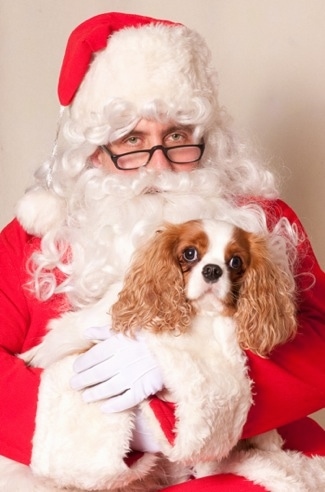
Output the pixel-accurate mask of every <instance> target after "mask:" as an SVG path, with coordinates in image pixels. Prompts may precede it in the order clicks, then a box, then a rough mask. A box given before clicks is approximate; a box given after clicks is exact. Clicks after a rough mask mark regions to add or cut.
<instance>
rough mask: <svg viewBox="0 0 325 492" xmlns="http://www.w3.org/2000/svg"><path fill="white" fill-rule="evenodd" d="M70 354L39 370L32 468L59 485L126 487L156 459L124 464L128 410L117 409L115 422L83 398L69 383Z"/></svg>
mask: <svg viewBox="0 0 325 492" xmlns="http://www.w3.org/2000/svg"><path fill="white" fill-rule="evenodd" d="M74 359H75V356H70V357H66V358H65V359H63V360H61V361H59V362H56V363H55V364H52V365H51V366H50V367H49V368H48V369H45V370H44V372H43V375H42V380H41V385H40V390H39V401H38V411H37V416H36V430H35V434H34V439H33V453H32V461H31V468H32V470H33V472H34V474H35V475H36V476H39V477H44V478H50V479H52V480H53V481H54V482H55V484H56V485H57V486H59V487H77V488H80V489H87V490H94V489H95V490H96V489H97V490H98V489H108V490H109V489H111V488H114V487H125V486H126V485H127V484H128V483H130V482H132V481H134V480H135V479H136V478H140V477H141V475H143V474H146V473H148V471H149V470H150V468H151V467H152V466H153V465H154V463H155V460H156V458H155V456H149V455H144V459H140V460H138V462H136V463H135V465H134V466H133V467H132V468H129V467H128V466H127V465H126V464H125V462H124V457H126V455H127V453H128V451H129V441H130V439H131V435H132V428H133V415H132V414H131V413H128V412H123V413H119V414H117V415H116V422H115V419H114V417H115V416H114V414H113V415H110V416H108V415H106V414H104V413H103V412H102V411H101V409H100V404H98V403H95V404H91V403H90V404H89V403H84V402H83V400H82V398H81V394H80V393H79V392H77V391H74V390H71V389H70V386H69V380H70V377H71V375H72V363H73V361H74ZM108 417H109V418H108ZM139 468H140V469H139Z"/></svg>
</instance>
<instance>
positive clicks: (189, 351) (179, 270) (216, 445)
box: [24, 219, 324, 492]
mask: <svg viewBox="0 0 325 492" xmlns="http://www.w3.org/2000/svg"><path fill="white" fill-rule="evenodd" d="M280 249H281V248H280ZM274 250H276V251H274ZM282 250H283V249H282ZM116 298H117V300H116ZM109 299H110V300H111V297H110V298H109V297H107V298H106V299H103V300H102V301H100V304H98V305H95V306H93V307H90V308H87V310H86V312H85V310H80V311H79V312H74V313H67V314H66V315H63V316H62V317H61V318H60V319H58V320H55V321H54V322H53V323H52V325H51V326H50V328H51V330H50V331H49V333H48V334H47V335H46V336H45V339H44V340H43V342H42V343H41V345H39V346H38V347H36V348H34V349H32V351H30V352H29V353H28V354H27V355H26V356H25V357H24V358H25V360H29V361H30V360H32V364H37V365H40V364H41V365H43V366H46V365H48V362H49V360H51V358H53V355H51V354H53V352H55V351H59V352H60V356H59V357H61V358H62V357H64V356H67V355H68V354H71V353H73V351H74V352H75V353H77V352H79V351H80V350H82V349H86V348H87V347H86V344H87V343H88V342H85V341H84V340H82V336H81V332H80V324H82V320H83V319H84V317H85V316H86V318H87V322H88V324H90V321H91V318H92V316H93V323H94V324H93V325H95V323H96V322H98V321H99V318H101V317H103V316H107V310H108V307H109V303H108V301H109ZM115 301H116V302H114V304H113V305H112V307H111V309H110V314H111V317H112V326H113V330H116V331H118V332H123V333H125V334H126V335H128V336H131V337H132V336H141V337H145V339H146V342H147V344H148V346H149V348H150V349H151V350H152V352H153V353H154V355H155V357H156V358H157V360H158V362H159V364H160V367H161V369H162V372H163V377H164V382H165V388H164V390H163V391H162V392H161V393H160V395H158V396H159V397H160V398H161V399H165V400H167V401H171V402H173V403H175V417H176V424H175V426H176V428H175V437H174V439H173V440H172V441H173V442H171V440H170V439H169V440H168V439H167V437H166V435H165V434H164V432H163V431H162V429H161V426H160V423H159V422H158V421H157V419H156V417H155V415H154V412H153V410H152V407H151V406H150V401H144V402H142V403H141V404H140V405H139V406H138V408H137V409H130V410H128V411H124V412H121V413H115V414H103V413H102V412H101V410H100V404H98V403H93V404H87V408H88V409H89V410H88V413H87V414H86V417H85V419H84V422H83V424H81V425H83V426H84V427H85V428H87V429H88V428H90V426H97V427H98V431H99V432H100V426H102V427H103V432H102V434H103V436H105V446H106V447H107V448H106V449H108V450H109V457H108V459H107V460H106V458H105V456H106V455H105V456H104V458H105V460H104V462H103V466H104V467H106V469H107V479H106V482H105V485H106V486H107V487H108V488H112V487H113V488H114V487H119V489H118V490H119V491H128V492H132V491H135V490H137V491H138V490H147V491H154V490H160V489H161V488H162V487H163V486H162V485H161V484H164V486H166V485H167V484H173V483H177V482H179V481H182V480H184V479H186V478H188V477H189V476H191V475H192V476H197V477H199V476H204V475H208V474H211V473H218V472H232V473H237V474H240V475H243V476H246V477H247V478H248V479H251V480H253V481H255V482H256V483H259V484H261V485H263V486H265V487H266V488H267V489H268V490H272V491H274V492H278V491H279V492H282V491H283V490H286V491H287V492H289V491H294V492H296V491H297V490H312V489H309V488H308V487H309V485H310V483H314V482H313V480H314V479H315V476H317V473H318V472H319V473H321V472H322V473H324V463H323V462H317V463H316V465H315V462H314V459H313V458H307V457H305V456H303V455H301V454H299V453H290V452H288V451H283V450H282V442H281V438H280V436H279V435H278V434H277V432H276V431H272V432H269V433H266V434H263V435H261V436H258V437H256V438H253V439H252V440H250V441H249V443H247V441H245V442H244V441H241V435H242V429H243V426H244V424H245V422H246V419H247V414H248V411H249V409H250V407H251V405H252V402H253V398H252V382H251V380H250V378H249V376H248V369H247V364H246V356H245V353H244V350H247V349H249V350H251V351H253V352H255V353H256V354H259V355H260V356H262V357H267V356H268V354H269V353H270V352H271V351H272V350H273V349H274V348H275V347H276V346H277V345H279V344H282V343H284V342H286V341H287V340H289V339H290V338H292V337H294V335H295V334H296V332H297V324H296V316H295V314H296V308H295V289H294V278H293V273H292V272H291V271H290V267H289V264H288V262H287V263H286V260H283V258H279V251H278V250H277V249H276V248H272V241H270V240H269V238H268V237H265V236H264V235H262V234H261V235H259V234H256V233H252V232H247V231H245V230H243V229H241V228H239V227H237V226H236V225H233V224H230V223H228V222H223V221H215V220H210V219H206V220H205V219H204V220H191V221H188V222H185V223H180V224H171V223H167V224H164V225H163V226H162V227H161V228H160V229H159V230H158V231H156V233H155V234H154V236H153V237H152V238H151V239H149V240H148V242H147V243H145V244H144V245H143V246H142V247H141V248H140V249H139V250H138V251H137V252H136V253H135V255H134V258H133V261H132V263H131V266H130V269H129V271H128V273H127V275H126V278H125V281H124V285H123V288H122V290H121V291H120V293H119V295H118V296H116V295H115ZM98 311H101V314H100V316H99V317H98ZM59 357H58V356H57V358H59ZM70 364H71V363H70ZM51 377H53V375H51ZM56 377H58V378H59V376H56ZM64 391H65V393H66V394H65V395H63V396H62V398H66V402H68V403H65V408H67V405H70V407H71V408H72V410H71V408H70V414H71V418H72V419H73V418H74V417H73V415H74V412H76V413H78V419H79V422H82V418H83V417H82V415H83V412H82V411H80V409H81V408H82V407H83V406H84V405H85V403H83V402H82V399H81V397H80V398H79V399H77V397H76V393H78V392H75V391H72V390H71V389H70V388H68V385H67V387H66V389H65V390H64ZM78 409H79V410H78ZM92 409H93V410H92ZM92 411H93V417H91V412H92ZM136 411H137V412H139V411H140V412H142V416H143V418H144V420H145V421H146V422H147V425H148V428H149V429H150V432H151V433H152V436H153V438H154V439H155V441H156V442H158V443H159V445H160V449H161V453H159V454H157V455H155V456H154V458H153V456H152V455H151V458H149V457H148V459H152V460H154V461H152V462H150V463H149V461H148V460H147V462H146V463H147V464H146V465H142V466H147V469H148V471H147V472H146V473H147V474H146V475H145V476H142V478H141V480H140V485H139V483H138V482H134V483H131V482H132V480H130V479H129V478H127V477H128V475H127V472H126V466H125V462H124V459H125V457H126V454H127V451H128V448H129V442H130V436H131V435H132V428H133V425H134V418H135V412H136ZM70 425H72V423H70ZM68 432H69V427H68V424H67V425H66V427H65V428H63V429H62V442H66V441H65V437H66V433H68ZM88 434H89V431H87V433H83V431H82V430H81V432H80V446H81V447H82V446H83V445H84V446H85V449H87V452H89V449H88V448H89V445H90V446H91V444H89V443H88V441H87V442H86V443H83V439H86V440H87V436H88ZM90 434H91V433H90ZM89 439H90V441H89V442H90V443H91V442H92V441H91V436H90V438H89ZM146 455H148V453H145V456H146ZM315 459H317V458H315ZM148 463H149V464H148ZM318 464H319V468H317V466H318ZM312 466H314V468H312ZM320 470H321V472H320ZM130 473H131V472H130ZM133 473H136V471H134V472H133ZM142 475H143V474H142ZM146 477H148V483H147V482H146ZM149 482H150V484H149ZM102 483H103V482H102ZM153 483H154V484H153ZM315 483H317V482H315ZM292 484H293V485H292ZM139 487H140V488H139ZM141 487H142V488H141ZM297 487H298V488H297ZM299 487H300V488H299ZM315 490H317V489H315Z"/></svg>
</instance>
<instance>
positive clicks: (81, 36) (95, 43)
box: [58, 12, 173, 106]
mask: <svg viewBox="0 0 325 492" xmlns="http://www.w3.org/2000/svg"><path fill="white" fill-rule="evenodd" d="M157 22H161V23H164V24H173V22H170V21H168V20H158V19H153V18H151V17H144V16H141V15H134V14H124V13H119V12H110V13H107V14H100V15H96V16H95V17H92V18H91V19H88V20H86V21H85V22H83V23H82V24H80V25H79V26H78V27H76V28H75V29H74V31H72V33H71V35H70V37H69V39H68V43H67V47H66V51H65V55H64V58H63V62H62V67H61V73H60V77H59V85H58V95H59V100H60V103H61V104H62V105H63V106H68V105H69V104H70V103H71V101H72V99H73V98H74V96H75V93H76V92H77V90H78V88H79V86H80V84H81V82H82V80H83V78H84V76H85V74H86V72H87V70H88V68H89V65H90V63H91V60H92V57H93V55H94V53H96V52H97V51H99V50H102V49H104V48H105V47H106V45H107V39H108V37H109V36H111V35H112V34H113V33H114V32H116V31H119V30H121V29H124V28H125V27H137V26H144V25H146V24H152V23H157ZM112 77H114V74H112Z"/></svg>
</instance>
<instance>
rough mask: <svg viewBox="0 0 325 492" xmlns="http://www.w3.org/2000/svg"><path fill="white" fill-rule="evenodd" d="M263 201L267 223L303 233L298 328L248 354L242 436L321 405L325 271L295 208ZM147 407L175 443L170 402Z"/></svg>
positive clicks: (324, 370) (324, 384) (323, 404)
mask: <svg viewBox="0 0 325 492" xmlns="http://www.w3.org/2000/svg"><path fill="white" fill-rule="evenodd" d="M263 206H264V207H265V211H266V213H267V216H268V218H269V221H270V223H271V222H274V221H276V220H278V219H279V218H280V217H287V218H288V220H289V221H290V223H292V224H296V225H297V227H298V230H299V232H300V234H301V236H302V237H305V240H304V241H301V243H299V246H298V272H297V273H298V275H297V285H298V291H299V305H298V320H299V333H298V335H297V336H296V338H295V339H294V340H293V341H291V342H289V343H286V344H285V345H283V346H281V347H279V348H277V349H276V350H275V351H274V352H273V353H272V355H271V357H270V358H268V359H263V358H261V357H259V356H257V355H254V354H252V353H250V352H248V353H247V356H248V361H249V367H250V375H251V378H252V379H253V381H254V405H253V406H252V408H251V411H250V413H249V416H248V420H247V423H246V426H245V428H244V437H250V436H253V435H256V434H260V433H262V432H265V431H267V430H270V429H275V428H278V427H280V426H284V425H286V424H287V423H289V422H294V421H295V420H298V419H300V418H302V417H304V416H306V415H309V414H311V413H313V412H315V411H317V410H319V409H321V408H324V407H325V274H324V272H323V271H322V270H321V268H320V266H319V265H318V263H317V260H316V258H315V255H314V253H313V250H312V247H311V245H310V242H309V240H308V238H307V236H306V233H305V232H304V230H303V228H302V226H301V224H300V222H299V220H298V218H297V216H296V215H295V213H294V212H293V211H292V210H291V209H290V208H289V207H288V206H287V205H286V204H285V203H283V202H282V201H276V202H267V201H265V202H264V203H263ZM312 278H313V279H314V284H313V285H312V284H311V279H312ZM151 407H152V408H153V411H154V412H155V414H156V416H157V418H158V419H159V420H160V423H161V426H162V428H163V430H164V432H165V433H166V436H167V438H168V439H169V440H170V442H173V437H174V435H173V426H174V423H175V419H174V415H173V407H172V406H171V405H166V404H164V402H161V401H160V400H158V398H153V399H152V402H151Z"/></svg>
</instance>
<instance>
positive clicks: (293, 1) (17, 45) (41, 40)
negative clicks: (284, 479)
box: [0, 0, 325, 421]
mask: <svg viewBox="0 0 325 492" xmlns="http://www.w3.org/2000/svg"><path fill="white" fill-rule="evenodd" d="M114 10H115V11H125V12H134V13H140V14H145V15H152V16H154V17H155V16H157V17H161V18H169V19H173V20H177V21H180V22H183V23H185V24H187V25H189V26H191V27H194V28H195V29H196V30H198V31H199V32H201V33H202V34H203V35H204V36H205V38H206V39H207V41H208V43H209V45H210V46H211V49H212V51H213V55H214V58H215V62H216V64H217V66H218V69H219V79H220V100H221V102H222V103H223V104H224V105H225V106H226V107H228V109H229V111H230V113H231V114H232V116H233V117H234V120H235V123H236V125H238V127H239V128H241V129H245V131H246V133H247V135H248V136H249V138H250V139H252V140H253V141H254V142H255V143H256V145H258V146H259V147H260V148H261V149H262V151H263V153H264V154H265V157H266V158H267V159H268V160H269V161H270V164H271V165H272V166H273V168H274V169H275V170H276V171H277V172H280V173H281V175H282V176H283V193H282V195H283V198H284V199H285V200H286V201H288V202H289V204H290V205H292V206H293V207H294V209H295V210H296V211H297V212H298V214H299V216H300V218H301V219H302V221H303V223H304V225H305V227H306V228H307V231H308V232H309V235H310V237H311V240H312V243H313V245H314V248H315V251H316V253H317V255H318V258H319V260H320V262H321V264H322V266H323V267H325V248H324V243H325V214H324V205H325V189H324V185H325V165H324V164H325V136H324V135H325V2H324V0H164V1H161V0H10V1H9V0H0V64H1V66H0V110H1V119H0V152H1V158H0V228H1V227H2V226H4V225H5V223H6V222H7V221H9V219H11V217H12V215H13V207H14V204H15V202H16V200H17V198H18V197H19V196H20V195H21V194H22V192H23V190H24V189H25V187H26V186H27V185H28V184H29V182H30V180H31V175H32V172H33V170H34V169H35V167H36V166H37V165H38V164H39V163H40V162H41V161H42V160H43V159H45V158H46V157H47V155H48V153H49V152H50V151H51V147H52V142H53V139H54V134H55V128H56V121H57V116H58V102H57V98H56V81H57V76H58V72H59V67H60V63H61V59H62V55H63V50H64V47H65V42H66V39H67V36H68V34H69V33H70V31H71V30H72V29H73V28H74V27H75V26H76V25H77V24H78V23H79V22H81V21H83V20H85V19H86V18H87V17H90V16H92V15H96V14H98V13H102V12H105V11H114ZM324 302H325V300H324ZM324 421H325V419H324Z"/></svg>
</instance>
